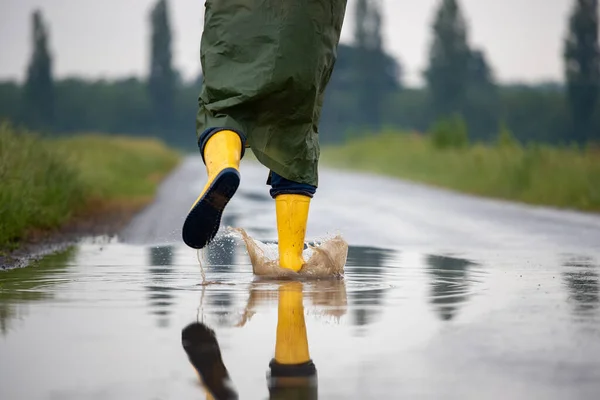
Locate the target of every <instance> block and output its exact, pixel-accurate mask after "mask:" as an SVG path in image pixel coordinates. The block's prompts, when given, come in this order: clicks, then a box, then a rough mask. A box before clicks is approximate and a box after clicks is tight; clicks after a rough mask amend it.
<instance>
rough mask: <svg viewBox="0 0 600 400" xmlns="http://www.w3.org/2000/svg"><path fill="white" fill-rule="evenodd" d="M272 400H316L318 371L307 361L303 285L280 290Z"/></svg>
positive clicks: (270, 378)
mask: <svg viewBox="0 0 600 400" xmlns="http://www.w3.org/2000/svg"><path fill="white" fill-rule="evenodd" d="M269 367H270V370H271V371H270V376H269V378H268V381H269V392H270V394H271V396H270V398H271V399H306V400H308V399H311V400H312V399H317V398H318V390H317V389H318V388H317V369H316V367H315V364H314V363H313V362H312V360H311V359H310V353H309V350H308V337H307V334H306V324H305V322H304V305H303V295H302V283H300V282H289V283H285V284H283V285H281V286H280V287H279V303H278V317H277V337H276V342H275V358H273V360H271V362H270V364H269Z"/></svg>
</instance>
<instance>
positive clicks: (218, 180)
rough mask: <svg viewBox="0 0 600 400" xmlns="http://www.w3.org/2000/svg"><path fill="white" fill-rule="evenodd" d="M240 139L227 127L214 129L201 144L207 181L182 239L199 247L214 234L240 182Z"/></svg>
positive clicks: (187, 220)
mask: <svg viewBox="0 0 600 400" xmlns="http://www.w3.org/2000/svg"><path fill="white" fill-rule="evenodd" d="M241 154H242V141H241V139H240V136H239V135H238V134H237V133H235V132H233V131H229V130H223V131H220V132H217V133H216V134H214V135H213V136H211V137H210V138H209V139H208V142H207V143H206V145H205V146H204V154H203V155H204V163H205V164H206V173H207V175H208V180H207V182H206V185H205V186H204V188H203V189H202V192H201V193H200V196H198V198H197V199H196V201H195V202H194V204H193V205H192V208H191V209H190V211H189V213H188V216H187V218H186V220H185V222H184V224H183V232H182V236H183V241H184V242H185V243H186V244H187V245H188V246H190V247H192V248H195V249H201V248H203V247H204V246H206V245H207V244H209V243H210V241H211V240H212V239H213V238H214V237H215V235H216V234H217V231H218V230H219V226H220V224H221V215H222V213H223V210H224V209H225V206H226V205H227V204H228V203H229V201H230V200H231V198H232V197H233V195H234V194H235V192H236V191H237V188H238V186H239V184H240V173H239V166H240V158H241Z"/></svg>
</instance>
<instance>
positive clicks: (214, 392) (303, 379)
mask: <svg viewBox="0 0 600 400" xmlns="http://www.w3.org/2000/svg"><path fill="white" fill-rule="evenodd" d="M278 302H279V303H278V319H277V336H276V342H275V357H274V358H273V360H271V362H270V363H269V368H270V374H269V376H268V387H269V394H270V396H269V398H270V399H303V400H315V399H317V398H318V390H317V389H318V388H317V370H316V368H315V365H314V363H313V362H312V360H311V359H310V354H309V350H308V339H307V334H306V324H305V321H304V305H303V296H302V284H301V283H300V282H290V283H285V284H282V285H281V286H280V287H279V300H278ZM182 344H183V348H184V350H185V352H186V353H187V355H188V358H189V360H190V362H191V364H192V366H193V367H194V369H195V370H196V372H197V373H198V376H199V378H200V380H201V381H202V383H203V385H204V389H205V391H206V394H207V398H208V399H215V400H221V399H237V398H238V394H237V392H236V391H235V389H233V384H232V382H231V380H230V378H229V373H228V372H227V368H226V367H225V365H224V364H223V360H222V358H221V351H220V349H219V344H218V342H217V339H216V337H215V334H214V332H213V331H212V329H210V328H208V327H207V326H206V325H204V324H202V323H193V324H190V325H188V326H187V327H186V328H185V329H184V330H183V332H182Z"/></svg>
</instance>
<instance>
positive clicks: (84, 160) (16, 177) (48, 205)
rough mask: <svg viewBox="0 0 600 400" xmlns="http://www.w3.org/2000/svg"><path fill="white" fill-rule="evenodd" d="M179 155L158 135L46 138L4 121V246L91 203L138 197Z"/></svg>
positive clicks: (144, 197)
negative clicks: (161, 140) (155, 136)
mask: <svg viewBox="0 0 600 400" xmlns="http://www.w3.org/2000/svg"><path fill="white" fill-rule="evenodd" d="M178 161H179V154H178V153H177V152H175V151H173V150H171V149H169V148H167V147H166V146H165V145H164V144H162V143H161V142H159V141H157V140H153V139H139V138H128V137H119V136H102V135H95V134H89V135H81V136H76V137H72V138H62V139H45V138H41V137H39V136H38V135H36V134H35V133H31V132H26V131H21V130H17V129H15V128H14V127H12V126H10V125H9V124H7V123H3V124H1V125H0V182H1V184H0V185H1V190H0V251H3V250H7V249H11V248H15V247H16V246H18V244H19V242H20V241H22V240H23V239H25V238H27V236H28V234H29V233H31V232H32V231H34V230H48V229H53V228H57V227H59V226H61V225H62V224H64V223H65V222H67V221H69V220H70V219H72V218H75V217H78V216H82V215H85V214H86V213H88V212H90V211H92V210H91V209H92V208H94V209H95V210H97V209H98V208H100V209H104V210H106V209H107V208H110V207H122V206H124V205H126V206H134V205H138V206H139V205H141V204H143V203H145V202H147V201H149V200H150V199H151V198H152V196H153V195H154V191H155V189H156V187H157V185H158V184H159V182H160V181H161V179H162V178H163V177H164V176H165V174H167V173H168V172H169V171H170V170H171V169H172V168H173V167H175V166H176V165H177V163H178Z"/></svg>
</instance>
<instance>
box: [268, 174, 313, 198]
mask: <svg viewBox="0 0 600 400" xmlns="http://www.w3.org/2000/svg"><path fill="white" fill-rule="evenodd" d="M267 184H268V185H271V190H270V191H269V194H270V195H271V197H272V198H275V197H277V196H279V195H281V194H300V195H304V196H308V197H310V198H313V197H314V195H315V193H316V191H317V188H316V186H312V185H309V184H306V183H299V182H294V181H291V180H289V179H286V178H284V177H282V176H280V175H277V174H276V173H275V172H273V171H271V173H270V174H269V179H268V181H267Z"/></svg>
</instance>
